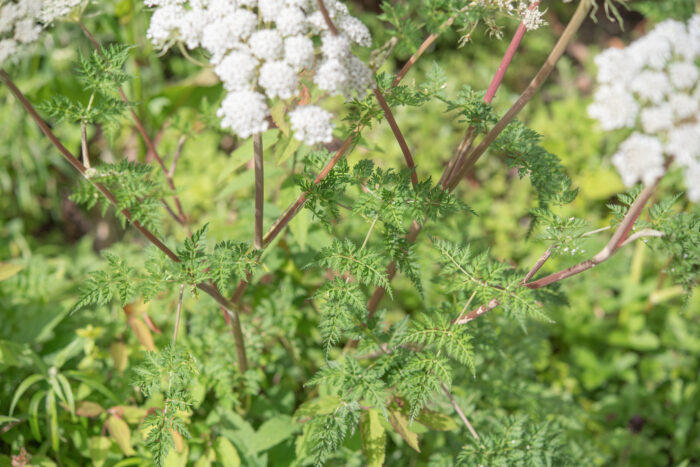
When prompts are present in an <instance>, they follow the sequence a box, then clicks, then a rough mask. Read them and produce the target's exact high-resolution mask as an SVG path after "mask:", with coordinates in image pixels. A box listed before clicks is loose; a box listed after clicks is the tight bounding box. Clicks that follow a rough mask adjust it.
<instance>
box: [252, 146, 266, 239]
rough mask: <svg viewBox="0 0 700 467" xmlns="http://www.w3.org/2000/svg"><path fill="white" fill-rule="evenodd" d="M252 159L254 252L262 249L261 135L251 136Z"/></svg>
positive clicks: (263, 190) (263, 185)
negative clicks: (253, 165)
mask: <svg viewBox="0 0 700 467" xmlns="http://www.w3.org/2000/svg"><path fill="white" fill-rule="evenodd" d="M253 159H254V161H255V237H254V240H253V245H254V246H255V249H256V250H262V248H263V205H264V204H265V175H264V169H263V145H262V134H260V133H256V134H254V135H253Z"/></svg>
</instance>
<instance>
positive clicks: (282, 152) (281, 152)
mask: <svg viewBox="0 0 700 467" xmlns="http://www.w3.org/2000/svg"><path fill="white" fill-rule="evenodd" d="M300 147H301V141H299V140H298V139H296V138H295V137H293V136H287V137H286V138H283V139H281V140H280V142H279V143H277V147H276V148H275V156H276V159H277V165H282V164H284V163H285V162H286V161H287V159H289V158H290V157H292V155H293V154H294V153H295V152H297V150H299V148H300Z"/></svg>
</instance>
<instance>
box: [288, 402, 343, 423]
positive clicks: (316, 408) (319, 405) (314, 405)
mask: <svg viewBox="0 0 700 467" xmlns="http://www.w3.org/2000/svg"><path fill="white" fill-rule="evenodd" d="M340 403H341V400H340V399H339V398H337V397H335V396H325V397H321V398H318V399H312V400H310V401H306V402H304V403H303V404H301V405H300V406H299V408H298V409H297V410H296V412H294V418H293V421H295V422H298V421H299V419H300V418H304V417H313V416H314V415H325V414H329V413H331V412H333V411H334V410H335V409H336V408H337V407H338V406H339V405H340Z"/></svg>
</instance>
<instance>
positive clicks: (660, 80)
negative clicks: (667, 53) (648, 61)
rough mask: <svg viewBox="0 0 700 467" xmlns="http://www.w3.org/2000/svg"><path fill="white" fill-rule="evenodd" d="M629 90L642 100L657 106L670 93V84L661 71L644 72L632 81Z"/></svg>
mask: <svg viewBox="0 0 700 467" xmlns="http://www.w3.org/2000/svg"><path fill="white" fill-rule="evenodd" d="M630 89H631V90H632V91H634V92H635V93H636V94H637V95H638V96H639V97H640V98H641V99H642V100H646V101H649V102H651V103H653V104H658V103H660V102H661V101H663V100H664V98H665V97H666V96H667V95H668V94H670V93H671V83H670V82H669V80H668V77H667V76H666V74H665V73H663V72H661V71H651V70H644V71H642V72H641V73H639V74H638V75H637V76H636V77H635V78H634V79H633V80H632V82H631V83H630Z"/></svg>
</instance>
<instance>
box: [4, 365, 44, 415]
mask: <svg viewBox="0 0 700 467" xmlns="http://www.w3.org/2000/svg"><path fill="white" fill-rule="evenodd" d="M42 379H44V375H31V376H27V378H26V379H25V380H24V381H22V382H21V383H20V384H19V386H18V387H17V390H16V391H15V395H14V396H13V397H12V402H10V412H9V414H8V415H9V416H10V417H11V416H12V414H13V413H14V411H15V406H16V405H17V402H19V398H20V397H22V395H23V394H24V393H25V392H26V391H27V389H29V387H30V386H31V385H32V384H34V383H37V382H39V381H41V380H42Z"/></svg>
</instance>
